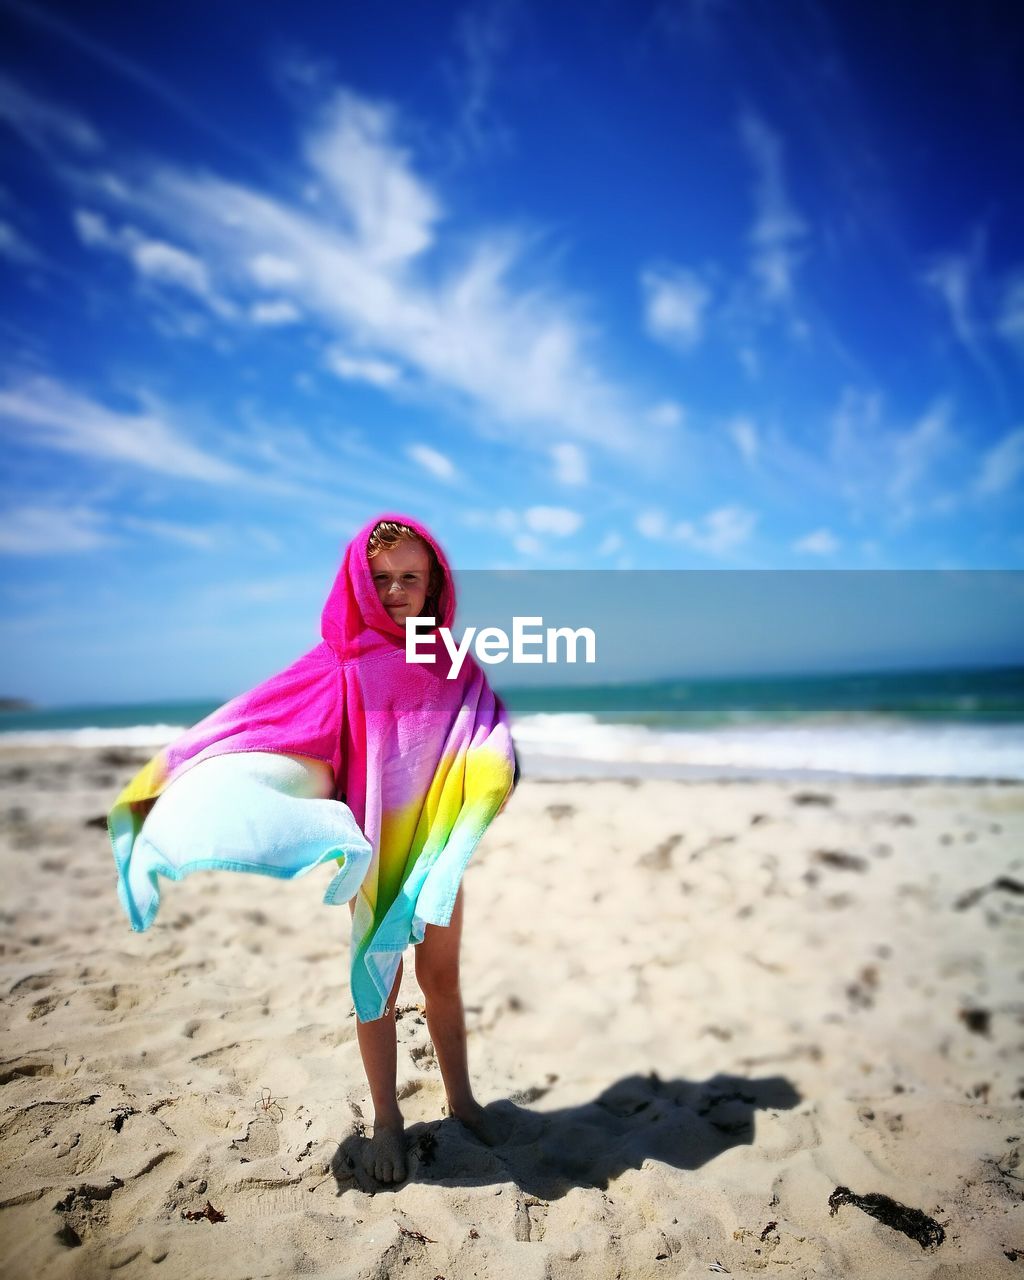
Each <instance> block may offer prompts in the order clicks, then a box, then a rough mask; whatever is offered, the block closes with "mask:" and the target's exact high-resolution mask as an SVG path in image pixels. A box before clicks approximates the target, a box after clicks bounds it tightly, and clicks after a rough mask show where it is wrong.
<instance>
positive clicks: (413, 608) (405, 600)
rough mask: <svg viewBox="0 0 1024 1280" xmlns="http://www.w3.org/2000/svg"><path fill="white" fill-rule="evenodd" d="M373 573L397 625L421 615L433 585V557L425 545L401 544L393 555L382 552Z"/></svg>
mask: <svg viewBox="0 0 1024 1280" xmlns="http://www.w3.org/2000/svg"><path fill="white" fill-rule="evenodd" d="M370 573H371V575H372V577H373V585H374V586H375V587H376V588H377V595H378V596H379V597H380V602H381V604H382V605H383V606H384V608H385V609H387V611H388V614H389V616H390V617H391V618H392V619H393V621H395V622H399V623H404V622H405V620H406V618H415V617H417V616H418V615H419V614H420V612H421V611H422V609H423V606H424V604H426V601H427V589H428V587H429V585H430V554H429V552H428V551H427V548H426V547H425V546H424V545H423V543H422V542H400V543H399V544H398V545H397V546H396V547H392V548H391V550H390V551H378V552H377V554H376V555H375V556H374V557H373V559H372V560H371V561H370Z"/></svg>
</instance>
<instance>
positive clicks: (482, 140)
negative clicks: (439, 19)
mask: <svg viewBox="0 0 1024 1280" xmlns="http://www.w3.org/2000/svg"><path fill="white" fill-rule="evenodd" d="M518 9H519V6H518V4H517V3H515V2H514V0H483V2H482V3H481V2H480V0H475V2H474V3H471V4H470V5H469V6H468V7H467V8H466V9H464V10H463V11H462V13H461V14H459V16H458V18H457V19H456V22H455V33H454V45H455V56H454V57H452V58H450V59H449V60H448V61H447V63H446V68H445V69H446V72H447V75H448V79H449V82H450V84H451V88H452V92H453V94H454V95H455V98H456V111H457V123H456V127H455V131H454V141H453V145H454V148H455V151H456V154H457V155H458V156H459V157H461V156H463V155H464V154H467V153H468V154H470V155H476V156H480V155H486V154H488V153H490V152H492V151H494V150H502V151H504V150H507V149H508V148H509V147H510V146H511V143H512V133H511V130H510V129H509V127H508V126H507V125H506V124H505V122H504V121H503V120H502V119H501V118H500V116H499V115H498V113H497V111H496V110H495V108H494V102H493V98H494V89H495V82H496V80H497V75H498V66H499V60H500V59H501V57H502V55H503V54H504V53H505V51H506V49H507V48H508V45H509V43H510V40H511V35H512V26H513V22H514V19H515V17H516V16H517V13H518Z"/></svg>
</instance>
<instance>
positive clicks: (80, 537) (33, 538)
mask: <svg viewBox="0 0 1024 1280" xmlns="http://www.w3.org/2000/svg"><path fill="white" fill-rule="evenodd" d="M102 523H103V517H102V516H101V515H100V514H99V513H98V512H96V511H93V510H91V509H90V508H89V507H85V506H81V505H75V504H72V503H68V504H64V503H62V504H61V505H59V506H52V507H47V506H42V505H39V504H26V505H22V506H15V507H11V508H9V509H8V510H7V511H5V512H4V514H3V516H2V517H0V555H9V556H50V555H64V554H70V553H76V552H84V551H96V550H98V549H99V548H101V547H109V546H112V545H114V542H115V539H114V538H112V537H111V536H110V535H109V533H108V532H107V531H106V530H105V529H104V528H103V527H102Z"/></svg>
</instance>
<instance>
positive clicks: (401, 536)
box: [366, 520, 443, 616]
mask: <svg viewBox="0 0 1024 1280" xmlns="http://www.w3.org/2000/svg"><path fill="white" fill-rule="evenodd" d="M400 542H418V543H420V545H421V546H424V547H426V549H427V555H428V556H429V558H430V578H429V581H428V583H427V599H426V603H425V604H424V606H423V607H424V609H426V610H427V611H428V616H429V614H431V613H432V614H434V615H435V616H436V614H437V611H438V609H439V607H440V597H441V587H442V585H443V578H442V575H441V566H440V564H439V563H438V560H437V555H436V553H435V551H434V548H433V547H432V546H431V545H430V543H429V542H427V541H426V540H425V539H424V538H421V537H420V535H419V534H418V533H417V532H416V530H415V529H411V528H410V527H409V526H408V525H407V524H401V523H399V521H397V520H378V521H377V523H376V524H375V525H374V526H373V528H372V529H371V530H370V537H369V540H368V541H367V543H366V558H367V560H372V559H373V557H374V556H377V555H380V553H381V552H382V551H392V550H394V548H395V547H397V546H398V544H399V543H400Z"/></svg>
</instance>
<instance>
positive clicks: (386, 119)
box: [304, 90, 441, 264]
mask: <svg viewBox="0 0 1024 1280" xmlns="http://www.w3.org/2000/svg"><path fill="white" fill-rule="evenodd" d="M396 123H397V122H396V116H395V113H394V111H393V110H392V109H391V108H390V107H388V106H386V105H384V104H382V103H379V102H370V101H369V100H368V99H366V98H360V97H358V96H357V95H356V94H354V93H350V92H348V91H347V90H341V91H339V92H338V93H337V94H336V96H335V98H334V99H333V101H332V102H331V103H330V104H329V105H328V106H327V107H326V108H325V110H324V111H323V114H322V117H321V120H320V123H319V125H318V127H317V128H316V129H315V130H314V131H313V132H312V133H310V134H309V135H308V136H307V138H306V142H305V147H304V150H305V154H306V157H307V159H308V160H309V162H310V164H311V166H312V168H313V169H314V170H315V172H316V173H317V174H318V175H319V177H320V178H321V179H322V180H323V182H324V183H325V184H326V185H327V187H328V188H329V189H330V190H331V191H332V192H333V193H334V195H335V196H336V198H337V201H338V205H339V209H340V211H341V212H342V214H343V215H344V217H345V218H346V219H347V220H348V221H349V222H350V224H351V228H352V232H353V233H354V236H355V240H356V242H357V244H358V246H359V248H360V250H361V251H362V254H363V256H364V258H368V259H369V261H370V262H372V263H375V264H394V263H398V262H401V261H402V260H404V259H407V258H413V257H415V256H416V255H417V254H419V253H422V251H423V250H424V249H426V248H427V247H428V246H429V245H430V244H431V242H432V241H433V239H434V224H435V223H436V222H437V221H438V219H439V218H440V216H441V209H440V206H439V203H438V201H437V199H436V197H435V196H434V194H433V192H431V191H430V190H429V189H428V188H427V186H426V185H425V184H424V183H422V182H421V181H420V180H419V178H417V177H416V175H415V174H414V173H413V171H412V167H411V164H410V162H409V152H408V151H407V150H405V149H404V148H402V147H400V146H398V145H397V144H396V143H395V142H394V141H393V134H394V133H395V131H396Z"/></svg>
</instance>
